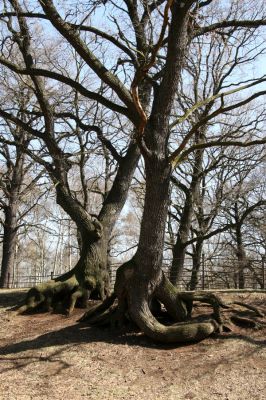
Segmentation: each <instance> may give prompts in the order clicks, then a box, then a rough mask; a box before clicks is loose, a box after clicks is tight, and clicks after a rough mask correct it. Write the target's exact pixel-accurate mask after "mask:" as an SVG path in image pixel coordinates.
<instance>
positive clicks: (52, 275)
mask: <svg viewBox="0 0 266 400" xmlns="http://www.w3.org/2000/svg"><path fill="white" fill-rule="evenodd" d="M53 279H54V271H51V280H53Z"/></svg>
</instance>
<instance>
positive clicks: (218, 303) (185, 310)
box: [80, 261, 262, 343]
mask: <svg viewBox="0 0 266 400" xmlns="http://www.w3.org/2000/svg"><path fill="white" fill-rule="evenodd" d="M116 299H117V303H115V300H116ZM154 301H155V302H156V303H159V304H160V305H162V306H163V309H164V310H165V312H164V313H163V314H166V315H168V316H169V318H170V319H171V321H172V323H171V325H168V324H167V325H164V324H163V323H161V322H159V321H158V319H157V312H158V310H160V307H156V308H155V309H154V307H153V304H154ZM194 302H200V303H204V304H209V305H210V306H211V307H212V309H213V313H212V315H211V316H210V319H209V320H206V319H205V320H203V321H197V320H195V319H194V320H191V319H190V318H191V311H192V310H193V306H194ZM197 304H198V303H197ZM233 304H237V305H240V306H243V307H245V308H247V309H249V310H251V311H254V313H256V316H262V313H261V312H260V311H259V310H257V309H256V308H255V307H253V306H249V305H247V304H245V303H241V302H234V303H233ZM222 309H224V310H226V314H227V313H230V311H234V312H236V310H234V309H231V307H230V306H229V305H227V304H225V303H224V302H223V301H222V300H221V299H220V298H219V297H218V296H216V295H215V294H213V293H205V292H187V291H186V292H179V291H178V290H177V289H176V288H175V287H174V286H173V285H172V284H171V283H170V281H169V280H168V279H167V278H166V277H165V275H164V274H163V273H162V272H161V271H160V272H159V273H158V276H157V277H156V279H155V280H154V281H153V282H151V281H147V284H146V285H145V282H144V283H143V276H142V277H138V275H137V273H136V270H135V268H134V263H133V262H132V261H131V262H128V263H126V264H124V265H123V266H121V267H120V268H119V270H118V271H117V277H116V284H115V288H114V293H113V294H112V295H111V296H110V297H108V298H106V299H105V301H104V302H103V303H101V304H99V305H96V306H94V307H92V308H91V309H89V310H88V311H87V312H86V313H85V314H84V316H83V317H82V318H81V319H80V321H82V322H86V323H88V324H90V325H100V326H102V325H111V326H116V327H117V326H119V327H120V326H122V325H123V324H125V322H126V321H128V320H129V319H130V320H131V321H132V322H133V323H135V324H136V325H137V326H138V328H139V329H141V331H142V332H144V333H145V334H146V335H147V336H149V337H150V338H152V339H153V340H156V341H159V342H164V343H173V342H177V343H178V342H194V341H199V340H202V339H204V338H206V337H208V336H209V335H211V334H212V333H214V332H220V333H221V332H229V331H231V330H232V329H233V328H232V327H233V325H234V324H235V325H237V326H242V327H243V326H244V327H251V328H255V329H258V328H259V327H260V324H259V322H258V321H254V320H253V319H251V318H243V317H240V316H237V315H233V316H231V317H229V318H227V321H226V317H225V315H223V314H221V310H222ZM160 315H162V312H161V313H160ZM205 317H206V316H205ZM168 322H169V319H168V321H167V323H168Z"/></svg>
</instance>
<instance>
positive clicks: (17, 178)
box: [0, 132, 27, 287]
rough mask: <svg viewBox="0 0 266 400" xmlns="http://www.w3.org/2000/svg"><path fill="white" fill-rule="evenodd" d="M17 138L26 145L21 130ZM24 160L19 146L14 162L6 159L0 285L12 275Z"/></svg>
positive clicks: (6, 281) (4, 283) (4, 284)
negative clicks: (5, 198)
mask: <svg viewBox="0 0 266 400" xmlns="http://www.w3.org/2000/svg"><path fill="white" fill-rule="evenodd" d="M17 140H18V143H19V144H20V145H23V146H27V139H26V138H25V135H24V134H23V133H22V132H20V135H18V137H17ZM24 161H25V154H24V152H23V151H22V149H21V147H18V148H17V149H16V159H15V162H14V163H12V161H11V160H7V174H6V184H5V191H6V197H7V200H6V202H5V203H4V205H3V211H4V234H3V249H2V263H1V277H0V287H7V285H8V277H9V276H11V275H12V270H13V264H14V258H15V247H16V243H17V231H18V215H17V213H18V202H19V199H20V190H21V185H22V183H23V178H24Z"/></svg>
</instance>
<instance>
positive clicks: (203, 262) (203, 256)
mask: <svg viewBox="0 0 266 400" xmlns="http://www.w3.org/2000/svg"><path fill="white" fill-rule="evenodd" d="M201 262H202V290H204V289H205V254H204V253H202V256H201Z"/></svg>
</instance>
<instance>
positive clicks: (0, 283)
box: [0, 203, 17, 288]
mask: <svg viewBox="0 0 266 400" xmlns="http://www.w3.org/2000/svg"><path fill="white" fill-rule="evenodd" d="M4 215H5V219H4V235H3V250H2V264H1V277H0V287H2V288H4V287H8V283H9V282H8V280H9V279H8V278H9V277H10V278H11V275H12V271H13V266H14V260H15V250H16V243H17V205H16V203H13V204H12V203H11V204H9V205H8V206H6V207H5V208H4Z"/></svg>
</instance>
